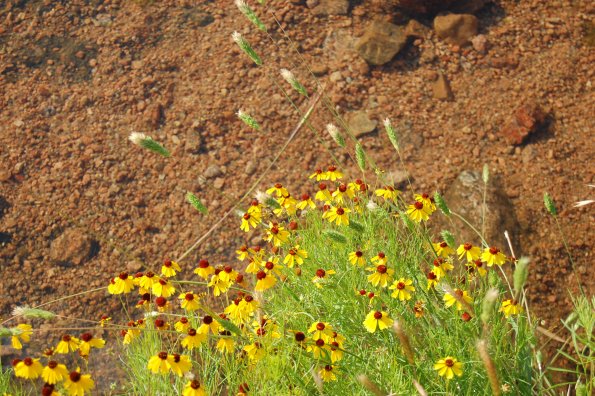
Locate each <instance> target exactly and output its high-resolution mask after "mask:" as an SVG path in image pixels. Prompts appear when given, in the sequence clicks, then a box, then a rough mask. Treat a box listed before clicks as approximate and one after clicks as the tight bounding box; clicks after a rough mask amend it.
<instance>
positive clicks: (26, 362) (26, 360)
mask: <svg viewBox="0 0 595 396" xmlns="http://www.w3.org/2000/svg"><path fill="white" fill-rule="evenodd" d="M23 363H25V366H31V365H32V364H33V359H31V358H30V357H27V358H25V359H23Z"/></svg>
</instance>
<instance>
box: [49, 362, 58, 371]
mask: <svg viewBox="0 0 595 396" xmlns="http://www.w3.org/2000/svg"><path fill="white" fill-rule="evenodd" d="M48 367H49V368H51V369H55V368H56V367H58V362H56V361H55V360H50V361H49V362H48Z"/></svg>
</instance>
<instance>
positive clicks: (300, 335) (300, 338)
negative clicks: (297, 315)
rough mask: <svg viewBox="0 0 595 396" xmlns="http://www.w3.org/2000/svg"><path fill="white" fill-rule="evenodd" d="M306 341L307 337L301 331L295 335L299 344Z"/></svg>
mask: <svg viewBox="0 0 595 396" xmlns="http://www.w3.org/2000/svg"><path fill="white" fill-rule="evenodd" d="M305 339H306V335H305V334H304V333H302V332H301V331H298V332H297V333H295V340H296V341H297V342H302V341H304V340H305Z"/></svg>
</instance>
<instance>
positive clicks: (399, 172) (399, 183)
mask: <svg viewBox="0 0 595 396" xmlns="http://www.w3.org/2000/svg"><path fill="white" fill-rule="evenodd" d="M408 180H411V181H413V178H412V177H411V175H410V174H409V172H407V171H406V170H404V169H395V170H392V171H390V172H387V174H386V181H387V182H389V183H391V182H392V183H393V187H395V188H396V189H398V190H404V189H405V187H406V186H407V185H408V184H409V182H408Z"/></svg>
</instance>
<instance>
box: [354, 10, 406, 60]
mask: <svg viewBox="0 0 595 396" xmlns="http://www.w3.org/2000/svg"><path fill="white" fill-rule="evenodd" d="M406 42H407V36H406V34H405V32H404V30H403V28H401V27H399V26H397V25H393V24H392V23H388V22H382V21H374V22H372V23H371V24H370V25H369V26H368V28H367V29H366V32H365V33H364V35H363V36H362V37H361V38H360V39H359V40H358V41H357V43H356V44H355V49H356V51H357V52H358V53H359V54H360V56H361V57H362V58H364V59H365V60H366V61H367V62H368V63H370V64H372V65H384V64H385V63H388V62H390V61H391V59H392V58H393V57H394V56H395V55H396V54H397V53H398V52H399V51H401V50H402V49H403V47H404V46H405V44H406Z"/></svg>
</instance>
